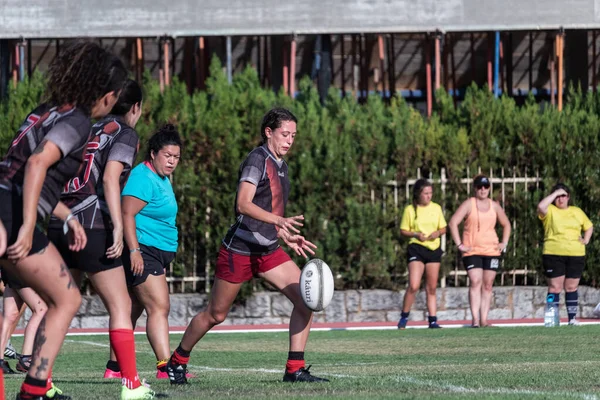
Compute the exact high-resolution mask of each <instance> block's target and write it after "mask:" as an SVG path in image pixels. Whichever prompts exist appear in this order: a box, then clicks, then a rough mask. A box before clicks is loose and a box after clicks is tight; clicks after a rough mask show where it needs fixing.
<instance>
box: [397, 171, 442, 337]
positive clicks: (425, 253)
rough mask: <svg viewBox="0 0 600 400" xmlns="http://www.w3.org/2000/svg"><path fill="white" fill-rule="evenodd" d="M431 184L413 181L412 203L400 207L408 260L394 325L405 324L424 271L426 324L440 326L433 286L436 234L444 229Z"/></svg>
mask: <svg viewBox="0 0 600 400" xmlns="http://www.w3.org/2000/svg"><path fill="white" fill-rule="evenodd" d="M432 195H433V186H432V185H431V182H429V181H427V180H425V179H419V180H418V181H417V182H415V186H414V188H413V201H412V204H411V205H409V206H407V207H406V208H405V209H404V213H403V214H402V222H401V223H400V232H401V233H402V236H404V237H407V238H410V240H409V242H408V249H407V251H406V253H407V254H406V256H407V257H406V258H407V261H408V281H409V283H408V288H407V289H406V292H405V294H404V303H403V304H402V314H401V315H400V321H399V322H398V329H404V328H406V324H407V323H408V315H409V314H410V308H411V307H412V305H413V302H414V301H415V296H416V294H417V292H418V291H419V289H420V288H421V278H422V277H423V273H425V281H426V286H425V288H426V289H425V290H426V293H427V312H428V314H429V315H428V320H429V328H441V326H439V325H438V323H437V316H436V313H437V305H436V298H435V292H436V288H437V282H438V275H439V272H440V263H441V261H442V249H441V247H440V244H441V243H440V242H441V240H440V236H442V235H443V234H445V233H446V220H445V219H444V213H443V212H442V207H440V205H439V204H437V203H434V202H432V201H431V196H432Z"/></svg>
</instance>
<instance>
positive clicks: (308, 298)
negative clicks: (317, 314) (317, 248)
mask: <svg viewBox="0 0 600 400" xmlns="http://www.w3.org/2000/svg"><path fill="white" fill-rule="evenodd" d="M333 290H334V283H333V274H332V273H331V269H329V266H328V265H327V264H325V262H324V261H323V260H319V259H318V258H313V259H312V260H310V261H309V262H307V263H306V265H305V266H304V268H303V269H302V273H301V274H300V296H301V297H302V300H304V304H306V306H307V307H308V308H310V309H311V310H313V311H323V310H324V309H325V307H327V306H328V305H329V303H330V302H331V299H332V298H333Z"/></svg>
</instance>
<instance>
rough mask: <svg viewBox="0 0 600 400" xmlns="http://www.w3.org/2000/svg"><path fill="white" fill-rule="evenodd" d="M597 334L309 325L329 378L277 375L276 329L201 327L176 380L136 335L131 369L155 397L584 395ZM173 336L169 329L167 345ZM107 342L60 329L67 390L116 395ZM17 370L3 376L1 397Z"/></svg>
mask: <svg viewBox="0 0 600 400" xmlns="http://www.w3.org/2000/svg"><path fill="white" fill-rule="evenodd" d="M599 336H600V326H580V327H568V326H565V327H560V328H552V329H548V328H543V327H519V328H485V329H467V328H465V329H442V330H428V329H408V330H405V331H397V330H383V331H328V332H313V333H312V334H311V339H310V341H309V348H308V349H307V362H308V363H312V364H313V367H312V369H311V371H312V372H314V374H315V375H317V376H323V377H328V378H330V379H331V383H325V384H287V383H283V382H281V378H282V376H283V367H284V364H285V359H286V356H287V334H286V333H227V334H209V335H207V336H206V337H205V338H204V339H203V340H202V342H200V344H199V345H198V346H197V348H196V350H195V351H194V352H193V353H192V358H191V360H190V366H189V368H190V370H191V371H192V372H193V373H195V374H197V377H196V378H194V379H191V380H190V383H191V384H189V385H187V386H185V387H171V386H170V384H169V382H168V381H158V380H156V379H155V378H154V363H155V360H154V357H153V354H152V351H151V349H150V346H149V344H148V342H147V341H146V337H145V336H144V335H138V336H136V340H137V349H138V368H139V371H140V376H141V377H142V378H146V379H147V380H148V382H149V383H150V384H151V385H152V387H153V389H155V390H156V392H157V393H158V394H159V396H157V397H158V398H171V399H207V398H210V399H224V398H228V399H232V398H233V399H265V398H269V399H280V398H286V399H292V398H298V399H300V398H302V399H323V398H328V399H329V398H337V399H396V398H409V399H442V398H443V399H463V398H464V399H475V398H476V399H565V398H566V399H589V400H591V399H600V340H598V338H599ZM179 339H180V335H172V336H171V346H172V347H173V348H174V347H175V346H176V345H177V344H178V342H179ZM14 344H15V345H19V346H20V340H19V338H15V339H14ZM107 345H108V337H107V336H69V337H67V342H66V343H65V345H64V347H63V350H62V353H61V356H60V357H59V359H58V362H57V365H56V366H55V368H54V380H55V382H56V383H57V385H58V387H60V388H61V389H63V390H64V391H65V393H66V394H70V395H72V396H73V398H74V399H118V398H119V395H118V394H119V390H120V389H119V382H117V381H115V380H103V379H102V378H101V376H102V374H103V372H104V366H105V363H106V357H107ZM12 364H14V362H11V365H12ZM22 379H23V375H17V376H10V377H7V378H6V395H7V396H6V398H7V399H14V397H15V395H16V393H17V390H18V388H19V386H20V384H21V381H22Z"/></svg>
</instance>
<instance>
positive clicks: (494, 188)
mask: <svg viewBox="0 0 600 400" xmlns="http://www.w3.org/2000/svg"><path fill="white" fill-rule="evenodd" d="M497 172H499V173H497V174H495V173H494V170H493V169H490V170H489V171H485V172H484V171H482V170H481V168H478V169H477V172H476V174H472V173H471V169H470V168H467V169H466V177H464V178H462V179H460V183H461V184H463V185H465V191H466V193H467V195H470V194H471V192H472V190H473V178H474V177H475V176H476V175H479V174H482V173H485V174H486V175H487V176H488V177H489V179H490V183H491V187H490V197H492V198H498V199H499V202H500V205H501V206H502V207H503V208H505V204H506V201H507V198H508V197H509V196H511V195H512V196H516V194H517V193H519V192H520V191H521V192H522V193H525V194H526V195H527V194H528V192H529V190H528V189H529V185H532V184H533V185H535V189H536V190H539V189H540V182H541V179H540V176H539V171H538V170H535V174H534V175H533V176H529V171H528V170H527V169H525V170H524V171H517V169H516V168H501V169H500V170H499V171H497ZM422 177H423V176H422V173H421V169H420V168H419V169H417V170H416V178H414V179H408V180H407V181H406V182H405V183H404V184H402V183H399V182H397V181H388V182H387V187H388V188H391V190H392V191H393V194H392V195H393V204H394V207H395V209H396V211H398V208H399V207H403V206H404V204H401V203H400V200H399V197H400V191H401V190H404V191H405V193H404V195H405V199H409V198H410V196H411V195H410V189H411V187H412V186H413V185H414V184H415V182H416V181H417V179H420V178H422ZM427 179H428V180H429V181H431V182H432V183H434V184H435V185H437V186H436V190H437V188H439V190H440V191H441V197H442V198H444V199H445V198H447V196H448V194H450V193H448V183H449V182H450V181H449V179H448V178H447V176H446V170H445V168H441V170H440V174H439V176H438V177H435V176H434V175H433V174H432V173H430V174H429V176H428V177H427ZM508 189H511V190H508ZM494 193H496V194H497V195H494ZM387 196H388V194H387V192H386V191H385V190H384V191H383V194H382V203H383V207H384V209H385V207H386V203H387V199H386V198H387ZM375 197H376V196H375V191H374V190H372V191H371V201H372V202H375ZM455 198H456V200H457V201H456V202H455V207H454V209H457V208H458V206H459V205H460V202H461V201H462V200H460V201H459V200H458V195H457V196H455ZM441 206H442V210H443V211H444V214H445V215H446V216H447V217H448V219H449V217H450V215H451V213H452V212H453V211H454V210H448V211H449V213H447V212H446V211H447V210H446V202H442V204H441ZM511 222H512V231H513V233H514V232H516V231H517V229H518V221H517V218H512V221H511ZM449 235H450V232H448V233H447V234H446V235H443V236H442V238H441V245H442V250H443V251H444V252H446V249H447V241H448V240H452V239H451V238H450V239H449ZM513 237H514V234H513ZM511 239H512V238H511ZM514 254H516V247H515V246H513V255H514ZM498 276H499V281H500V284H501V285H505V284H509V285H513V286H514V285H515V284H516V283H517V277H518V276H521V277H522V282H523V284H524V285H527V284H528V283H534V284H536V285H537V284H538V283H539V279H540V277H539V275H538V273H537V271H536V270H535V269H533V268H532V266H529V265H527V264H526V263H525V264H524V265H522V266H521V268H515V269H510V270H506V269H504V268H503V269H502V272H500V273H499V274H498ZM459 277H464V278H465V279H464V280H461V279H459ZM449 278H451V279H449ZM449 280H451V281H452V282H453V285H454V286H462V282H463V281H464V283H465V285H467V286H468V284H469V278H468V276H467V271H466V270H464V269H463V268H461V263H460V262H459V261H458V260H457V262H454V268H453V269H452V270H450V271H449V272H447V273H445V274H442V275H441V276H440V285H441V287H446V286H447V285H448V281H449Z"/></svg>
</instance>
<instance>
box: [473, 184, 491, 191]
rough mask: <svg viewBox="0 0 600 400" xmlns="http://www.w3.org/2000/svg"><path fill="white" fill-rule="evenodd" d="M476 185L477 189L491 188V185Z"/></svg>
mask: <svg viewBox="0 0 600 400" xmlns="http://www.w3.org/2000/svg"><path fill="white" fill-rule="evenodd" d="M475 187H476V188H477V190H479V189H481V188H486V189H489V188H490V185H477V186H475Z"/></svg>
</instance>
